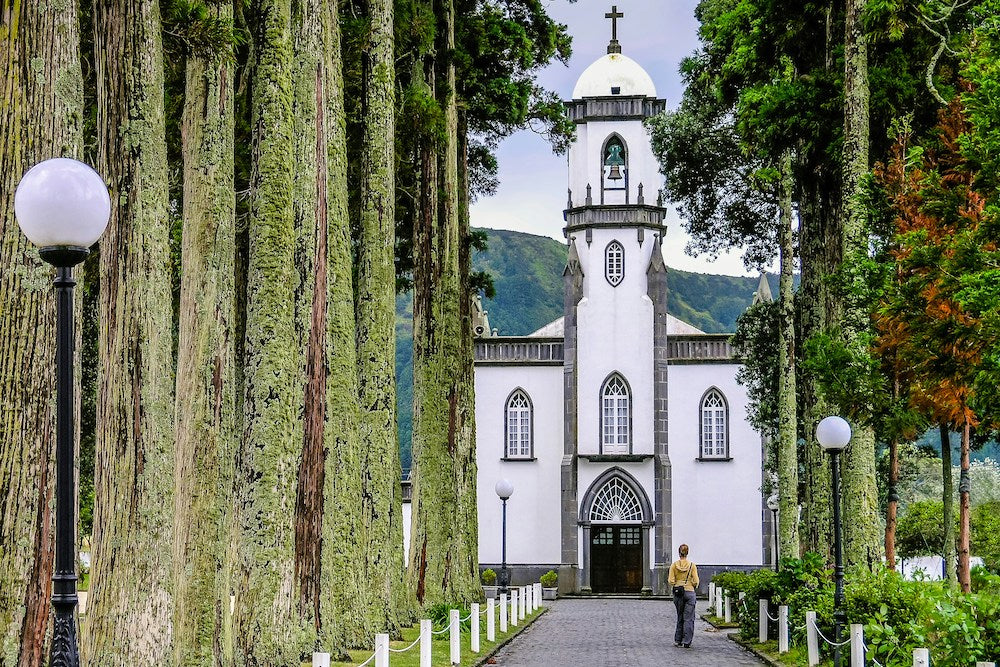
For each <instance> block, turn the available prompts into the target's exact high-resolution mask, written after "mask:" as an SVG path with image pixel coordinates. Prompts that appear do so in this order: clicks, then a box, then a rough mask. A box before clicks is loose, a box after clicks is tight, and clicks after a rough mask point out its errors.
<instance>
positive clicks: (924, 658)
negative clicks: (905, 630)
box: [913, 648, 931, 667]
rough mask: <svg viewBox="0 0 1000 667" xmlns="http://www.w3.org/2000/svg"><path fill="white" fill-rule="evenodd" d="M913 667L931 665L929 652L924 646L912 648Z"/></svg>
mask: <svg viewBox="0 0 1000 667" xmlns="http://www.w3.org/2000/svg"><path fill="white" fill-rule="evenodd" d="M913 667H931V652H930V651H929V650H928V649H925V648H915V649H913Z"/></svg>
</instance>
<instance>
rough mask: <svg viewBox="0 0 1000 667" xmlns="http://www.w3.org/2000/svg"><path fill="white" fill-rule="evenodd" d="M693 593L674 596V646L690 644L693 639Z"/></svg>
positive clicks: (687, 592) (686, 592) (688, 592)
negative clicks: (675, 613)
mask: <svg viewBox="0 0 1000 667" xmlns="http://www.w3.org/2000/svg"><path fill="white" fill-rule="evenodd" d="M694 605H695V594H694V591H684V595H682V596H674V607H676V608H677V629H676V630H674V643H675V644H690V643H691V640H692V639H694Z"/></svg>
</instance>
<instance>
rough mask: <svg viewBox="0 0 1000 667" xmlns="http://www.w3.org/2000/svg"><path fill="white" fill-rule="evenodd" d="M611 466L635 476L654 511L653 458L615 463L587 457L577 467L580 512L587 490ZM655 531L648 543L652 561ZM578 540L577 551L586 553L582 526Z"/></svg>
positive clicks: (647, 546)
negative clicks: (590, 460) (590, 459)
mask: <svg viewBox="0 0 1000 667" xmlns="http://www.w3.org/2000/svg"><path fill="white" fill-rule="evenodd" d="M610 468H621V469H622V470H624V471H625V472H627V473H628V474H630V475H632V477H634V478H635V480H636V481H637V482H638V483H639V485H640V486H641V487H642V489H643V491H645V492H646V500H648V501H649V506H650V508H652V510H653V511H654V512H655V511H656V499H655V496H654V490H655V488H656V487H655V483H654V475H655V468H654V466H653V459H646V460H645V461H642V462H636V463H614V464H609V463H591V462H589V461H587V460H586V459H580V464H579V468H578V469H577V475H576V478H577V489H578V490H579V491H578V496H577V511H578V512H583V511H584V507H583V499H584V497H586V495H587V491H588V490H589V489H590V486H591V485H592V484H593V483H594V481H595V480H596V479H597V478H598V477H600V476H601V475H603V474H604V473H605V471H607V470H608V469H610ZM649 518H650V519H653V518H655V517H649ZM654 533H655V531H651V533H650V534H651V535H652V539H650V540H649V544H646V549H648V550H649V562H650V563H653V562H655V558H654V554H655V551H654V544H653V541H654V540H655V535H654ZM577 540H578V541H577V545H578V551H577V553H580V554H582V553H584V544H583V528H582V527H581V528H579V529H578V531H577Z"/></svg>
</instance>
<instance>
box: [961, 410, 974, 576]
mask: <svg viewBox="0 0 1000 667" xmlns="http://www.w3.org/2000/svg"><path fill="white" fill-rule="evenodd" d="M969 429H970V427H969V422H968V421H966V422H965V424H964V425H963V427H962V462H961V466H962V468H961V473H960V474H959V479H958V524H959V529H958V583H959V585H960V586H961V587H962V592H963V593H971V592H972V572H971V570H970V567H969V495H970V492H971V491H972V481H971V480H970V479H969Z"/></svg>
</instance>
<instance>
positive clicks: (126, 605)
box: [81, 0, 174, 665]
mask: <svg viewBox="0 0 1000 667" xmlns="http://www.w3.org/2000/svg"><path fill="white" fill-rule="evenodd" d="M94 61H95V65H96V72H97V134H98V137H97V153H98V159H97V162H98V171H99V172H100V173H101V174H102V175H103V176H104V177H105V178H106V179H107V180H108V182H109V184H110V190H111V201H112V202H113V205H112V207H111V220H110V222H109V225H108V230H107V232H106V233H105V234H104V236H103V238H102V239H101V260H100V285H101V287H100V315H99V317H100V322H101V323H102V326H101V330H100V339H99V343H98V347H99V364H98V369H99V370H98V403H97V438H96V440H97V442H96V454H95V476H94V486H95V504H94V535H93V560H92V563H93V565H92V568H91V577H92V578H91V581H92V586H91V589H90V604H89V609H88V618H87V623H86V625H85V626H84V635H83V642H82V647H81V650H82V651H83V652H84V655H85V657H86V660H87V662H91V663H94V664H100V665H134V664H151V663H152V664H155V663H161V662H164V661H166V660H168V659H169V652H170V637H171V615H172V602H171V591H170V580H171V553H172V549H171V546H172V545H171V542H172V523H173V522H172V514H173V512H172V510H173V480H174V474H173V471H174V457H173V438H174V428H173V405H174V402H173V388H174V378H173V370H174V369H173V358H172V349H171V348H172V339H171V332H172V309H171V294H170V286H171V279H170V250H169V240H168V239H169V230H170V222H169V218H168V203H167V202H168V196H167V180H168V179H167V156H166V135H165V125H164V106H163V91H164V84H163V50H162V42H161V22H160V13H159V5H158V3H157V2H155V1H154V0H113V1H110V2H95V3H94Z"/></svg>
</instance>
